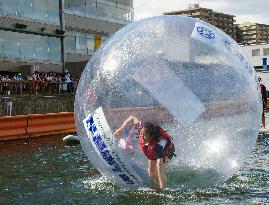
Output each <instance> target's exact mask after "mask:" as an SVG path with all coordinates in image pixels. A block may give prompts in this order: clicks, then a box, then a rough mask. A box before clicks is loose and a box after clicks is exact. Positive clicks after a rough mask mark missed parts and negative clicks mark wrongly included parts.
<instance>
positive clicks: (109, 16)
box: [64, 0, 133, 24]
mask: <svg viewBox="0 0 269 205" xmlns="http://www.w3.org/2000/svg"><path fill="white" fill-rule="evenodd" d="M64 10H65V13H68V14H72V15H77V16H82V17H88V18H93V19H96V20H103V21H109V22H114V23H119V24H127V23H129V22H131V21H133V8H132V7H130V6H125V5H122V4H119V3H115V2H112V1H107V0H98V1H93V0H65V1H64Z"/></svg>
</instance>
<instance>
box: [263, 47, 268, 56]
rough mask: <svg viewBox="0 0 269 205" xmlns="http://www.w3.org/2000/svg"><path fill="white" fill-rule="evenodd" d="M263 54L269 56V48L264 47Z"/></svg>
mask: <svg viewBox="0 0 269 205" xmlns="http://www.w3.org/2000/svg"><path fill="white" fill-rule="evenodd" d="M263 55H264V56H269V48H264V49H263Z"/></svg>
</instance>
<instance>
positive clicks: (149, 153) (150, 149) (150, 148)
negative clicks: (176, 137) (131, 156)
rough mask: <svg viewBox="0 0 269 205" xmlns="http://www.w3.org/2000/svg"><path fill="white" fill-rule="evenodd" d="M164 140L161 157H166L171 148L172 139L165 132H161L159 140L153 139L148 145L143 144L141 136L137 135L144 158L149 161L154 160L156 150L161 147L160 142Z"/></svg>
mask: <svg viewBox="0 0 269 205" xmlns="http://www.w3.org/2000/svg"><path fill="white" fill-rule="evenodd" d="M163 140H165V142H166V145H165V147H164V149H163V156H168V153H169V150H171V149H172V148H173V141H172V138H171V137H170V136H169V135H168V134H167V132H165V131H164V130H162V131H161V136H160V137H159V139H158V140H157V139H153V140H151V141H150V142H149V143H143V141H142V136H141V134H140V135H139V144H140V148H141V149H142V151H143V153H144V154H145V156H146V157H147V158H148V159H150V160H156V159H157V157H156V148H157V146H161V144H162V141H163Z"/></svg>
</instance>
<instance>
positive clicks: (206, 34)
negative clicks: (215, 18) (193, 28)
mask: <svg viewBox="0 0 269 205" xmlns="http://www.w3.org/2000/svg"><path fill="white" fill-rule="evenodd" d="M197 31H198V33H199V34H200V35H201V36H203V37H205V38H207V39H210V40H211V39H214V38H215V34H214V33H213V31H211V30H209V29H207V28H205V27H197Z"/></svg>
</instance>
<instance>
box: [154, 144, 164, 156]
mask: <svg viewBox="0 0 269 205" xmlns="http://www.w3.org/2000/svg"><path fill="white" fill-rule="evenodd" d="M163 150H164V148H163V146H161V145H159V144H158V145H157V146H156V149H155V152H156V158H157V159H161V158H163V157H164V153H163Z"/></svg>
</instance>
